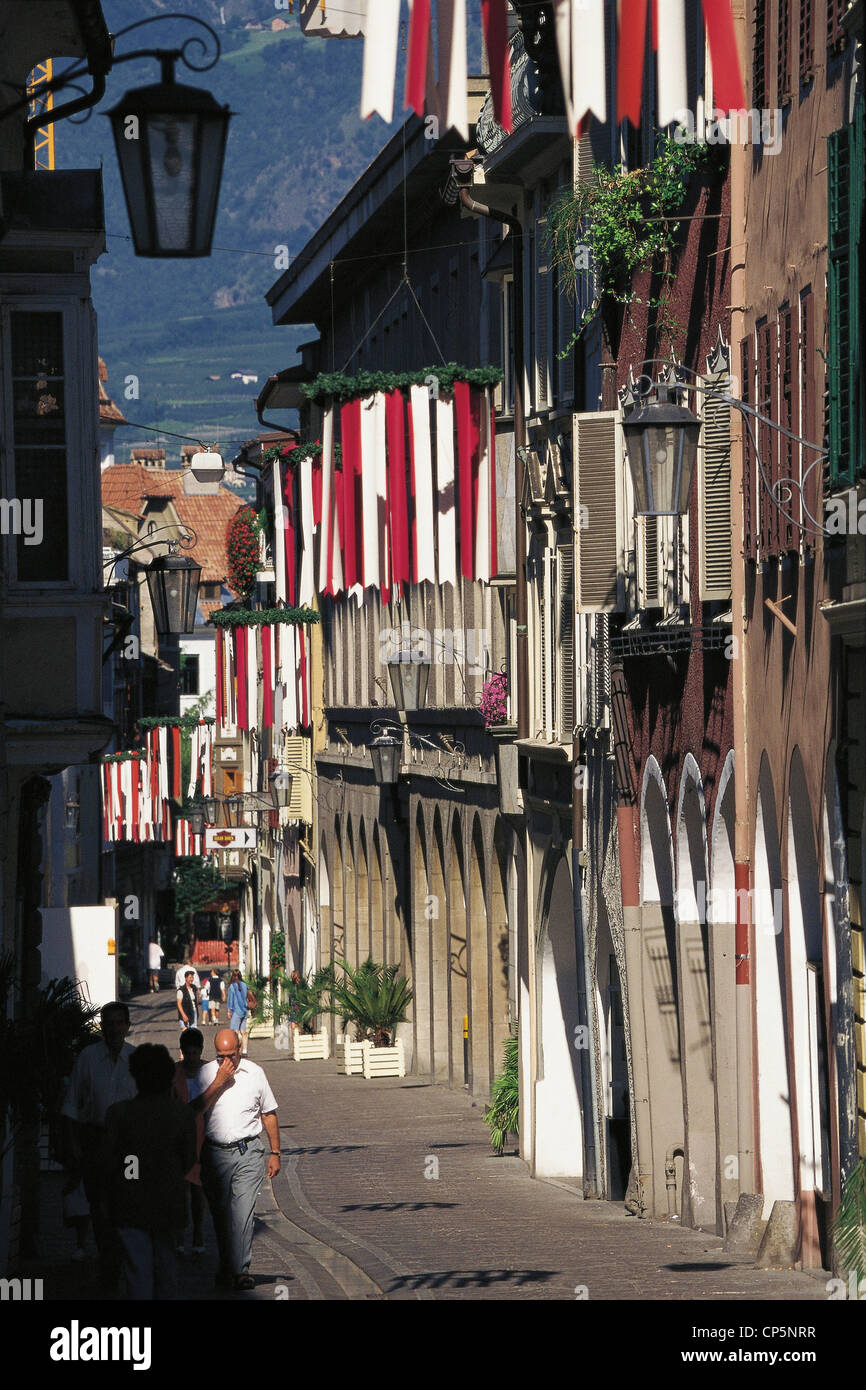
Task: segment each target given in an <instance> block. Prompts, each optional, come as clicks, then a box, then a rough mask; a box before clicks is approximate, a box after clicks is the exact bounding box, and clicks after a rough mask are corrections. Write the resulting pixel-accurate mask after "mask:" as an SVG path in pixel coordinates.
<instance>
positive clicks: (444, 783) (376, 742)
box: [368, 721, 466, 792]
mask: <svg viewBox="0 0 866 1390" xmlns="http://www.w3.org/2000/svg"><path fill="white" fill-rule="evenodd" d="M370 732H371V733H372V734H374V735H375V737H374V739H373V741H372V743H370V744H369V745H368V747H369V749H370V758H371V759H372V762H373V776H374V777H375V779H376V784H377V786H380V787H388V786H391V787H393V786H394V785H395V784H396V783H397V782H398V781H399V779H400V764H401V763H402V761H403V735H404V732H405V736H406V737H407V738H408V740H409V744H410V746H411V747H412V748H415V749H422V748H429V749H430V750H431V751H432V752H434V753H438V754H439V755H440V758H441V755H442V753H443V752H444V753H446V754H447V755H448V757H449V764H448V768H447V769H446V772H445V775H444V776H442V777H437V776H436V774H435V772H433V771H429V772H428V771H425V772H424V773H423V775H424V776H427V777H430V778H432V780H433V781H434V782H436V783H437V785H438V786H440V787H445V788H446V790H447V791H452V792H459V791H462V790H463V788H462V787H461V786H460V785H459V784H458V783H455V782H452V781H450V779H449V777H448V773H449V772H450V770H451V768H452V767H454V768H462V767H463V766H464V763H465V755H466V748H465V746H464V745H463V744H462V743H458V742H456V741H455V740H454V739H453V738H451V737H450V736H449V735H447V734H444V733H437V735H436V736H437V738H438V739H439V743H434V742H433V741H432V739H429V738H427V737H426V735H425V734H419V733H417V732H416V731H415V730H414V729H405V730H404V728H403V726H402V725H400V724H393V723H390V722H388V721H382V722H381V723H376V724H371V725H370ZM419 771H420V768H419Z"/></svg>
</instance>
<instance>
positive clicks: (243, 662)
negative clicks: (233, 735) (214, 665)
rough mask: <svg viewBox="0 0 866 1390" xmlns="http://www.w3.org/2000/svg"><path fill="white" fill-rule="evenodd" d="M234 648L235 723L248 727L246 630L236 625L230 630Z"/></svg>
mask: <svg viewBox="0 0 866 1390" xmlns="http://www.w3.org/2000/svg"><path fill="white" fill-rule="evenodd" d="M232 636H233V638H234V648H235V682H236V685H237V725H238V728H239V729H248V728H249V727H250V721H249V711H248V707H247V692H248V689H249V681H248V679H247V630H246V628H245V627H236V628H235V629H234V631H233V632H232Z"/></svg>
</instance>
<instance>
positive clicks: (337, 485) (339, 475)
mask: <svg viewBox="0 0 866 1390" xmlns="http://www.w3.org/2000/svg"><path fill="white" fill-rule="evenodd" d="M343 482H344V480H343V470H342V468H340V469H336V468H335V469H334V512H333V518H334V531H336V534H337V548H338V550H339V551H340V553H341V555H342V556H343V567H344V572H343V586H344V587H345V583H346V575H345V564H346V560H345V547H344V545H343V536H344V535H345V523H344V521H343V492H344V490H345V489H344V486H343ZM328 593H329V594H333V593H334V533H333V531H332V533H331V545H330V548H329V550H328Z"/></svg>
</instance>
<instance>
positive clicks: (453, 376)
mask: <svg viewBox="0 0 866 1390" xmlns="http://www.w3.org/2000/svg"><path fill="white" fill-rule="evenodd" d="M502 376H503V373H502V368H501V367H461V366H458V364H457V363H456V362H440V363H439V364H438V365H437V366H435V367H419V368H418V369H417V371H414V372H358V373H357V375H356V376H347V375H346V374H345V372H322V373H320V375H319V376H317V377H316V379H315V381H309V382H305V383H302V384H301V391H302V392H303V394H304V395H305V396H306V398H307V400H308V401H313V402H315V404H317V405H322V404H324V402H325V401H328V400H334V401H350V400H355V399H357V397H358V396H372V395H374V394H375V393H376V392H377V391H405V390H407V389H408V388H409V387H410V386H429V387H431V389H432V390H433V391H434V392H438V391H441V392H442V393H443V394H444V395H450V393H451V392H452V391H453V390H454V383H455V381H465V382H466V383H467V385H469V386H475V387H477V388H478V389H479V390H482V391H483V390H484V389H485V388H486V387H488V386H498V385H499V383H500V381H501V380H502Z"/></svg>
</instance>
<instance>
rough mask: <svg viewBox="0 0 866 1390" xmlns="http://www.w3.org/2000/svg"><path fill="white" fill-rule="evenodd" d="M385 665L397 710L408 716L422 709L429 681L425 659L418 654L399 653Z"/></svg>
mask: <svg viewBox="0 0 866 1390" xmlns="http://www.w3.org/2000/svg"><path fill="white" fill-rule="evenodd" d="M387 665H388V674H389V676H390V678H391V689H392V690H393V692H394V704H395V705H396V706H397V708H398V709H399V710H403V711H404V712H405V713H409V714H411V713H414V712H415V711H416V710H419V709H423V708H424V702H425V700H426V698H427V682H428V681H429V679H430V662H429V661H428V660H427V658H426V657H425V656H423V655H422V654H421V653H419V652H410V651H401V652H400V653H399V655H398V656H397V657H396V659H394V660H392V661H389V662H388V663H387Z"/></svg>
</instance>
